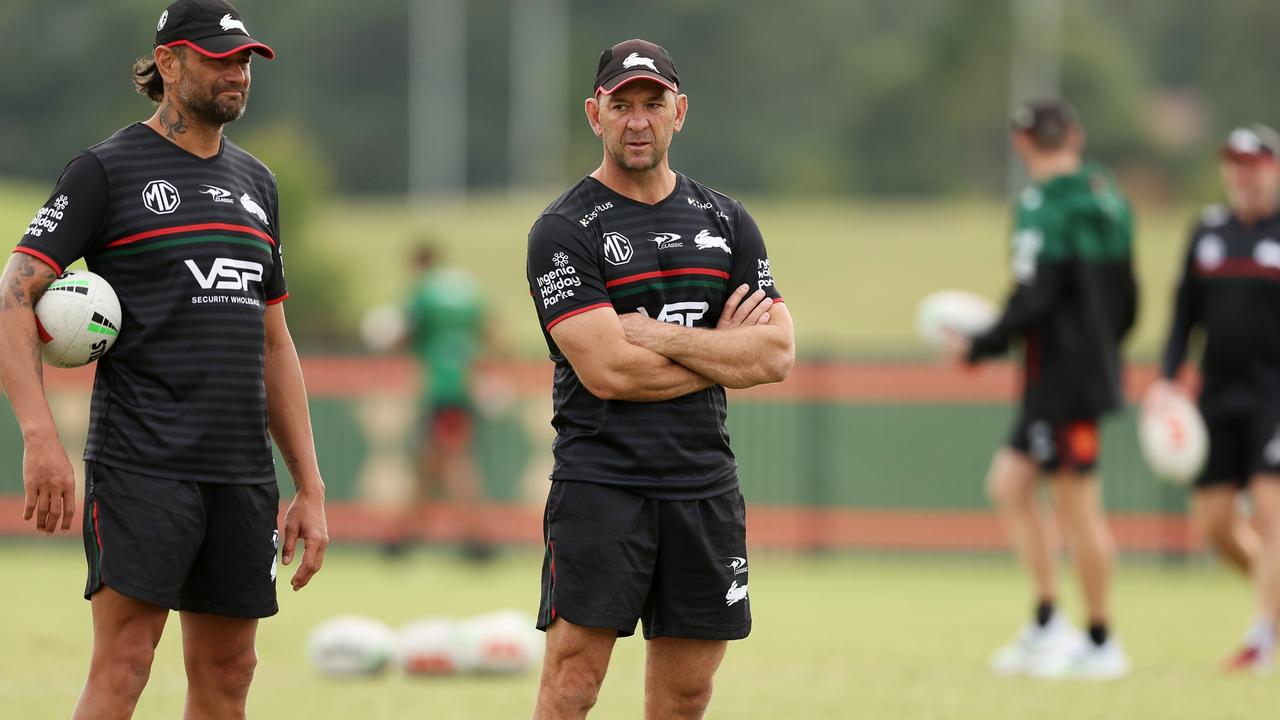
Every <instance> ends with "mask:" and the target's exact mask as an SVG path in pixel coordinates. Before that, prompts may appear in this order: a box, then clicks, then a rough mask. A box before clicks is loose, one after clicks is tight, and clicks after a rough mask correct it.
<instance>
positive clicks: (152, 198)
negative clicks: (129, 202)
mask: <svg viewBox="0 0 1280 720" xmlns="http://www.w3.org/2000/svg"><path fill="white" fill-rule="evenodd" d="M181 204H182V196H181V195H179V194H178V188H176V187H174V186H173V183H171V182H169V181H168V180H152V181H151V182H149V183H147V186H146V187H145V188H143V189H142V205H143V206H144V207H146V208H147V209H148V210H150V211H151V212H153V213H155V214H157V215H168V214H169V213H171V212H173V211H174V210H177V209H178V206H179V205H181Z"/></svg>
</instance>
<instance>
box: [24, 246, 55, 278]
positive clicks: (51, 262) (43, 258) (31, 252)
mask: <svg viewBox="0 0 1280 720" xmlns="http://www.w3.org/2000/svg"><path fill="white" fill-rule="evenodd" d="M13 251H14V252H16V253H22V254H23V255H30V256H31V257H33V258H35V259H37V260H39V261H40V262H43V263H44V264H46V265H48V266H49V267H51V268H53V269H54V271H55V272H57V273H58V274H59V275H61V274H62V266H61V265H59V264H58V263H57V262H56V261H54V259H53V258H51V257H49V256H48V255H45V254H44V253H42V252H40V251H39V250H32V249H31V248H29V247H22V246H21V245H19V246H18V247H16V248H14V249H13Z"/></svg>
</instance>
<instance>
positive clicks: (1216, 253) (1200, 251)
mask: <svg viewBox="0 0 1280 720" xmlns="http://www.w3.org/2000/svg"><path fill="white" fill-rule="evenodd" d="M1226 259H1227V244H1226V243H1225V242H1223V241H1222V238H1220V237H1218V236H1217V235H1214V234H1213V233H1209V234H1208V235H1205V236H1204V237H1202V238H1200V242H1198V243H1196V264H1198V265H1199V266H1200V267H1201V268H1202V269H1204V270H1214V269H1216V268H1217V267H1218V266H1220V265H1222V263H1223V262H1225V261H1226Z"/></svg>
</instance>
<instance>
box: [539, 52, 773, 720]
mask: <svg viewBox="0 0 1280 720" xmlns="http://www.w3.org/2000/svg"><path fill="white" fill-rule="evenodd" d="M679 88H680V80H679V76H678V75H677V73H676V69H675V66H674V64H673V63H672V61H671V57H670V56H669V55H668V54H667V51H666V50H664V49H662V48H661V47H659V46H657V45H654V44H653V43H650V42H646V41H644V40H629V41H626V42H623V43H619V44H618V45H615V46H614V47H612V48H609V49H607V50H605V51H604V52H603V53H602V54H601V56H600V61H599V64H598V65H597V68H596V78H595V82H594V83H593V85H592V89H593V93H592V97H590V98H589V99H587V101H586V108H585V109H586V114H587V119H588V121H589V122H590V124H591V128H592V130H594V131H595V133H596V135H597V136H599V137H601V138H602V139H603V146H604V147H603V149H604V153H603V156H604V157H603V160H602V161H601V164H600V166H599V167H598V168H597V169H596V170H595V171H593V172H592V173H591V174H590V175H589V176H587V177H585V178H583V179H582V180H581V181H579V182H578V183H577V184H576V185H574V186H573V187H572V188H571V189H570V190H569V191H567V192H566V193H565V194H564V195H562V196H561V197H560V198H559V199H557V200H556V201H555V202H553V203H552V204H551V205H550V206H549V207H548V208H547V209H546V210H544V211H543V213H542V215H541V216H540V217H539V218H538V220H537V222H535V223H534V226H533V229H532V230H531V231H530V232H529V250H528V279H529V290H530V292H531V294H532V295H533V301H534V306H535V307H536V309H537V312H538V319H539V321H540V324H541V326H542V328H543V332H544V335H545V337H546V341H547V347H548V348H549V350H550V351H551V357H552V359H553V360H554V361H555V376H554V392H553V399H554V403H555V414H554V417H553V418H552V425H553V426H555V429H556V439H555V442H554V443H553V445H552V451H553V454H554V456H555V465H554V467H553V469H552V472H551V480H552V485H551V491H550V493H549V495H548V497H547V507H546V515H545V524H544V532H545V535H546V542H547V551H546V557H545V560H544V564H543V574H542V603H541V608H540V611H539V619H538V627H539V628H540V629H544V630H546V632H547V645H546V659H545V661H544V663H543V672H542V683H541V687H540V689H539V692H538V702H537V709H536V710H535V711H534V717H536V718H539V720H550V719H552V718H582V717H585V716H586V714H587V712H588V711H589V710H590V709H591V707H592V706H593V705H594V704H595V702H596V697H597V694H598V692H599V689H600V683H601V682H602V681H603V680H604V675H605V671H606V669H607V668H608V665H609V656H610V654H611V653H612V651H613V645H614V642H615V641H616V640H617V638H618V637H619V636H627V635H631V634H633V633H634V632H635V627H636V622H637V621H639V620H643V622H644V636H645V638H646V640H647V641H648V642H647V643H646V655H647V663H646V669H645V717H646V718H653V719H657V718H663V719H669V718H700V717H702V715H703V713H704V712H706V708H707V705H708V703H710V701H711V687H712V678H713V677H714V675H715V672H716V669H717V668H718V667H719V665H720V661H721V659H722V658H723V657H724V653H725V648H726V646H727V642H726V641H728V640H735V639H739V638H744V637H746V636H747V634H748V633H749V632H750V631H751V608H750V601H749V600H748V597H747V572H748V568H747V549H746V509H745V505H744V502H743V498H742V493H741V492H739V490H738V472H737V463H736V461H735V460H734V456H733V451H732V450H731V449H730V447H729V436H728V433H727V432H726V431H725V417H726V407H725V390H724V388H725V387H735V388H743V387H750V386H753V385H759V384H762V383H768V382H778V381H780V380H782V379H783V378H784V377H786V375H787V373H788V372H789V371H790V369H791V364H792V362H793V361H794V354H795V350H794V332H793V327H792V323H791V316H790V314H789V313H788V312H787V310H786V307H785V306H784V305H783V304H782V303H781V298H779V297H778V291H777V288H776V287H775V286H774V282H773V275H772V274H771V271H770V266H769V257H768V254H767V252H766V251H765V245H764V238H763V237H761V235H760V230H759V228H757V227H756V224H755V221H754V220H752V218H751V216H750V215H749V214H748V213H747V211H746V210H745V209H744V208H743V207H742V205H741V203H738V202H737V201H735V200H733V199H731V198H729V197H726V196H724V195H722V194H720V193H717V192H715V191H713V190H710V189H708V188H706V187H705V186H703V185H701V184H699V183H696V182H694V181H693V180H690V179H689V178H687V177H685V176H683V175H681V174H679V173H676V172H674V171H672V170H671V168H670V165H669V160H668V156H667V150H668V148H669V147H670V144H671V141H672V138H673V136H674V134H675V133H677V132H679V131H680V128H681V126H682V125H683V123H684V120H685V113H686V110H687V108H688V104H687V103H688V99H687V98H686V97H685V96H684V95H682V94H680V91H679Z"/></svg>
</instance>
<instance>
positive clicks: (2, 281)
mask: <svg viewBox="0 0 1280 720" xmlns="http://www.w3.org/2000/svg"><path fill="white" fill-rule="evenodd" d="M12 257H13V259H12V260H11V261H10V262H9V267H8V268H6V269H5V272H4V276H3V277H0V310H13V309H17V308H34V307H35V306H36V303H38V302H40V298H42V297H44V291H45V290H46V289H48V287H49V283H52V282H53V281H54V280H57V279H58V275H57V273H55V272H53V269H52V268H50V267H49V266H48V265H45V264H44V263H42V262H40V261H38V260H36V259H35V258H33V257H31V256H30V255H26V254H24V253H14V254H13V256H12Z"/></svg>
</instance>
